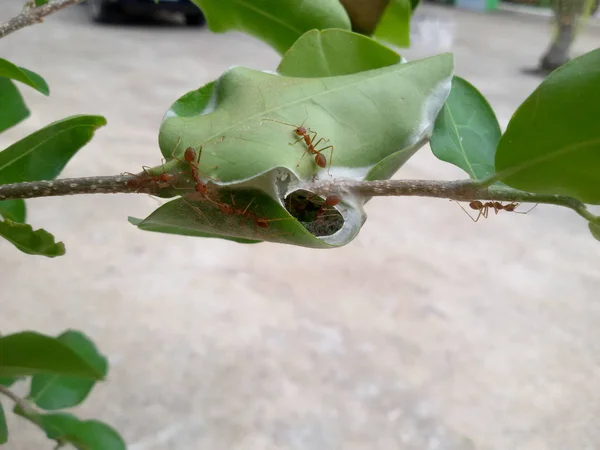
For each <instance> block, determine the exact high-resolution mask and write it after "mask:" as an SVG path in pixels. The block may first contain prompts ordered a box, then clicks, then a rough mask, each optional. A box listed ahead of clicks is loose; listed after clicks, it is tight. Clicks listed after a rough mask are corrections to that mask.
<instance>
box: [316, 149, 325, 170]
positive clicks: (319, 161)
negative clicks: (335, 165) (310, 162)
mask: <svg viewBox="0 0 600 450" xmlns="http://www.w3.org/2000/svg"><path fill="white" fill-rule="evenodd" d="M315 162H316V163H317V166H319V167H322V168H325V167H327V158H325V157H324V156H323V155H322V154H321V153H317V155H316V156H315Z"/></svg>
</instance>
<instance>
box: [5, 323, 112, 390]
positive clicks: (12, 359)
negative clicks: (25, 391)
mask: <svg viewBox="0 0 600 450" xmlns="http://www.w3.org/2000/svg"><path fill="white" fill-rule="evenodd" d="M38 373H50V374H57V375H66V376H76V377H85V378H90V379H93V380H101V379H102V378H103V375H102V373H101V372H100V371H98V370H96V369H95V368H94V367H92V366H91V365H90V364H88V362H87V361H86V360H85V359H83V358H82V357H81V356H79V355H78V354H77V353H76V352H74V351H73V350H72V349H71V348H69V347H68V346H66V345H65V344H64V343H62V342H60V341H59V340H58V339H56V338H53V337H50V336H45V335H43V334H40V333H36V332H33V331H22V332H20V333H15V334H8V335H6V336H2V337H0V376H3V377H18V376H29V375H35V374H38Z"/></svg>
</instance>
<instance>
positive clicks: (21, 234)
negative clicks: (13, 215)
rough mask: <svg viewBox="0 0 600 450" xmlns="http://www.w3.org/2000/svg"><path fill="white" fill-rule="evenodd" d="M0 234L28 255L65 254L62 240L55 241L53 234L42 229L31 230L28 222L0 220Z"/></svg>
mask: <svg viewBox="0 0 600 450" xmlns="http://www.w3.org/2000/svg"><path fill="white" fill-rule="evenodd" d="M0 236H2V237H3V238H4V239H6V240H7V241H9V242H10V243H11V244H13V245H14V246H15V247H17V248H18V249H19V250H21V251H22V252H23V253H27V254H29V255H41V256H47V257H49V258H54V257H56V256H62V255H64V254H65V245H64V244H63V243H62V242H56V241H55V240H54V236H52V235H51V234H50V233H48V232H47V231H46V230H44V229H39V230H35V231H33V228H32V227H31V225H28V224H24V223H16V222H13V221H12V220H9V219H5V220H4V221H3V222H1V221H0Z"/></svg>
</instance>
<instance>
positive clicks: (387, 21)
mask: <svg viewBox="0 0 600 450" xmlns="http://www.w3.org/2000/svg"><path fill="white" fill-rule="evenodd" d="M413 1H414V0H390V2H389V3H388V5H387V6H386V8H385V11H383V14H382V16H381V18H380V19H379V23H378V24H377V28H375V32H374V33H373V36H374V37H376V38H378V39H381V40H384V41H387V42H389V43H391V44H394V45H397V46H398V47H410V16H411V14H412V9H413V7H412V4H413Z"/></svg>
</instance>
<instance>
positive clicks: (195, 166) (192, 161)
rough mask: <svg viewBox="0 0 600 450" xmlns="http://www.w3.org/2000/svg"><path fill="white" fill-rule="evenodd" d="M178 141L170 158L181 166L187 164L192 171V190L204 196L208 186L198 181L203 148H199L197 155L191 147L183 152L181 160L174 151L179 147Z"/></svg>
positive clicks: (216, 167)
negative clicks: (193, 183) (193, 184)
mask: <svg viewBox="0 0 600 450" xmlns="http://www.w3.org/2000/svg"><path fill="white" fill-rule="evenodd" d="M180 141H181V139H180V140H179V141H178V142H177V146H176V147H175V149H174V150H173V153H172V154H171V157H172V158H174V159H176V160H177V161H179V162H181V163H183V164H188V165H189V166H190V169H191V171H192V178H193V179H194V182H195V183H196V185H195V186H194V190H195V191H196V192H198V193H200V194H202V195H204V196H205V195H207V194H208V184H207V183H205V182H204V181H202V180H201V179H200V168H199V167H200V158H201V157H202V148H203V147H202V146H200V148H199V149H198V152H197V153H196V150H194V149H193V148H192V147H188V148H186V149H185V152H184V153H183V160H182V159H180V158H178V157H177V156H175V151H176V150H177V147H179V142H180ZM214 168H215V169H218V168H219V166H215V167H214ZM208 178H210V179H211V180H215V181H217V180H216V179H215V178H211V177H208Z"/></svg>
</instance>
